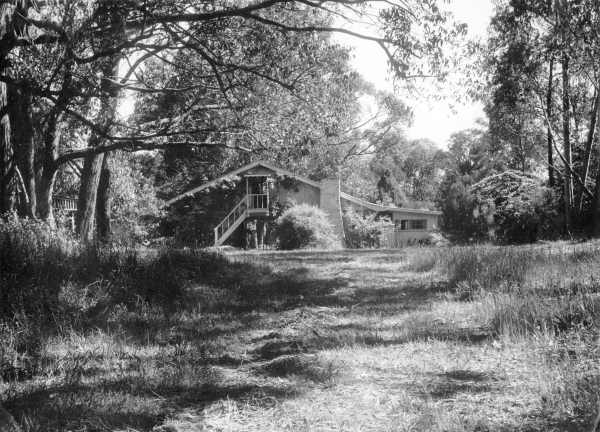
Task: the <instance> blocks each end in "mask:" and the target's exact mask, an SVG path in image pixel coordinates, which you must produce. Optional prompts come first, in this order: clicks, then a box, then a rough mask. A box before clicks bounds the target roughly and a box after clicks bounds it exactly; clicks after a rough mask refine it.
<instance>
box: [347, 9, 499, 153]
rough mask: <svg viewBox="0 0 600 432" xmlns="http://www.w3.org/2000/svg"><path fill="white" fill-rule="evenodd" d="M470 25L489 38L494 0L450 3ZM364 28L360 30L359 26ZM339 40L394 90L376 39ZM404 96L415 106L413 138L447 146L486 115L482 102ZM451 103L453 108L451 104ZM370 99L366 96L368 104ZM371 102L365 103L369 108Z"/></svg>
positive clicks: (361, 66) (373, 77) (380, 83)
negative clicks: (458, 133)
mask: <svg viewBox="0 0 600 432" xmlns="http://www.w3.org/2000/svg"><path fill="white" fill-rule="evenodd" d="M446 7H447V8H448V9H449V10H451V11H452V12H453V13H454V15H455V16H456V18H457V21H459V22H464V23H466V24H467V25H468V27H469V37H471V38H485V34H486V31H487V27H488V24H489V22H490V18H491V16H492V13H493V11H494V6H493V4H492V0H450V2H449V4H448V5H447V6H446ZM358 31H360V30H358ZM338 40H339V41H340V42H341V43H343V44H345V45H349V46H351V47H353V48H354V54H355V58H354V67H355V68H356V69H357V70H358V71H359V72H360V73H361V74H362V75H363V76H364V77H365V78H366V79H367V81H370V82H372V83H373V84H375V86H376V87H377V88H380V89H387V90H391V89H392V88H393V85H392V80H391V78H390V76H389V74H388V72H387V62H386V57H385V54H384V53H383V52H382V51H381V49H379V48H378V47H377V46H376V45H375V44H374V43H371V42H368V41H364V40H360V39H356V38H352V37H346V36H342V37H339V38H338ZM400 96H401V98H402V99H403V100H404V101H405V102H406V103H407V105H408V106H410V107H411V108H412V109H413V112H414V121H413V125H412V127H411V128H410V129H409V130H408V131H407V132H408V135H409V137H410V138H429V139H431V140H432V141H434V142H436V143H437V144H438V145H440V146H442V147H446V144H447V141H448V138H449V137H450V135H452V133H454V132H457V131H460V130H463V129H467V128H469V127H472V126H473V125H474V123H475V120H476V119H477V118H481V117H484V113H483V106H482V105H481V104H480V103H475V102H470V103H464V104H461V103H457V102H456V101H427V100H423V98H418V97H416V96H415V95H407V94H404V93H403V94H401V95H400ZM450 103H452V104H453V108H454V109H452V108H450ZM368 104H369V102H368V101H366V100H365V105H368ZM369 108H370V107H368V106H366V107H365V110H366V111H369Z"/></svg>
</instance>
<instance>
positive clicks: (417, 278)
mask: <svg viewBox="0 0 600 432" xmlns="http://www.w3.org/2000/svg"><path fill="white" fill-rule="evenodd" d="M404 253H405V252H400V251H389V252H385V251H383V252H381V251H378V252H343V253H287V254H277V253H272V254H266V253H265V254H257V255H250V256H246V255H237V256H234V257H233V259H234V260H241V261H244V260H251V261H254V262H266V263H269V264H270V265H271V266H273V267H274V268H275V269H276V270H277V272H278V274H279V275H281V274H285V275H286V278H292V276H290V275H293V280H294V283H298V282H299V281H301V282H302V287H303V288H302V289H301V290H299V291H297V292H295V293H294V294H293V295H290V296H288V297H287V298H285V299H282V304H281V305H280V307H276V308H275V309H276V310H273V311H262V312H258V313H256V314H255V315H254V316H252V319H251V320H248V321H246V324H245V325H244V326H242V327H241V328H239V329H238V330H237V331H235V332H232V333H230V334H224V335H223V336H222V339H221V343H223V344H225V345H226V346H228V353H227V356H228V357H227V358H228V359H229V360H230V362H229V364H226V365H225V364H222V365H218V366H214V367H213V372H214V373H215V374H217V375H218V376H219V377H220V378H219V379H220V385H221V386H225V387H226V388H229V389H230V390H231V391H230V392H227V391H226V392H225V393H226V394H224V395H223V396H224V397H222V398H219V399H218V400H215V401H214V402H212V403H209V404H206V405H204V406H203V407H201V408H197V407H188V408H187V409H185V410H183V411H181V412H179V413H176V414H175V415H173V416H172V417H171V418H170V419H169V420H167V421H166V422H165V424H164V425H163V429H162V430H165V431H167V430H169V431H171V430H172V431H192V430H219V431H220V430H223V431H226V430H227V431H282V430H293V431H304V430H307V431H329V430H331V431H344V430H345V431H438V430H439V431H488V430H489V431H498V430H506V431H514V430H523V431H535V430H566V428H568V425H565V424H560V423H557V422H554V424H553V422H552V421H551V420H549V419H550V418H551V414H550V413H545V412H544V411H543V404H542V399H541V395H542V394H543V390H544V386H545V385H546V384H545V383H547V381H548V379H551V377H548V376H543V372H541V371H544V370H546V369H544V368H543V367H541V366H542V364H543V362H544V358H543V356H542V355H541V354H539V353H536V350H535V349H532V347H531V346H528V347H525V346H523V345H521V344H519V343H515V342H511V343H508V342H506V341H504V342H503V341H498V340H495V339H493V338H492V337H491V335H490V334H489V332H488V331H487V330H486V328H485V323H481V322H477V317H478V316H479V314H477V313H475V312H476V309H477V308H478V307H480V306H481V305H478V304H476V303H472V302H462V301H459V300H457V299H456V298H455V297H456V296H455V295H454V294H453V293H452V292H450V291H449V290H448V289H447V287H446V285H445V283H444V280H443V277H441V276H439V275H436V274H431V273H427V272H425V273H413V272H408V271H406V261H405V256H404ZM412 253H418V252H416V251H413V252H412ZM285 280H286V279H285V278H284V279H283V281H285ZM279 283H283V282H282V280H281V279H279ZM224 383H225V384H224ZM247 386H252V390H251V391H248V392H246V391H242V392H239V391H237V390H239V389H241V388H246V387H247ZM236 389H237V390H236Z"/></svg>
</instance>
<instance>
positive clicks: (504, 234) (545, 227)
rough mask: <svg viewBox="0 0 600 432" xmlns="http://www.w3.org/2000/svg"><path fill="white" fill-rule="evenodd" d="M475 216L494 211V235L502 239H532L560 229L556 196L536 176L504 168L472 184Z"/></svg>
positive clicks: (517, 241) (503, 240) (545, 237)
mask: <svg viewBox="0 0 600 432" xmlns="http://www.w3.org/2000/svg"><path fill="white" fill-rule="evenodd" d="M471 192H472V193H473V194H474V196H475V200H476V207H475V216H479V214H489V213H491V214H492V215H493V227H490V228H492V229H493V236H494V237H495V239H497V240H499V241H501V242H505V243H523V242H535V241H536V240H539V239H548V238H552V237H554V236H556V233H557V232H559V230H560V215H559V214H558V210H557V209H558V202H559V200H558V197H557V196H556V195H555V193H554V191H553V190H552V189H550V188H548V187H544V186H542V185H541V182H540V180H539V179H538V178H536V177H534V176H528V175H524V174H522V173H519V172H514V171H506V172H503V173H500V174H496V175H493V176H490V177H487V178H485V179H483V180H481V181H480V182H478V183H477V184H475V185H473V186H472V187H471Z"/></svg>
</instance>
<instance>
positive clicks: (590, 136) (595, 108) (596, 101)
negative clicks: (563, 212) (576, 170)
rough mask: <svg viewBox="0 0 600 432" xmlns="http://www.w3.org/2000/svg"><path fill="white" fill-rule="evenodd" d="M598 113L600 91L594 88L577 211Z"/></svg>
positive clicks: (599, 108) (588, 169) (585, 179)
mask: <svg viewBox="0 0 600 432" xmlns="http://www.w3.org/2000/svg"><path fill="white" fill-rule="evenodd" d="M599 113H600V91H598V90H596V91H595V95H594V103H593V104H592V110H591V111H590V128H589V130H588V135H587V140H586V143H585V156H584V158H585V159H584V162H583V176H582V182H583V184H582V186H581V193H580V194H579V203H578V209H579V213H581V212H582V211H583V200H584V198H585V192H584V188H585V185H586V183H587V179H588V176H589V173H590V161H591V160H592V150H593V148H594V140H595V139H596V124H597V122H598V114H599Z"/></svg>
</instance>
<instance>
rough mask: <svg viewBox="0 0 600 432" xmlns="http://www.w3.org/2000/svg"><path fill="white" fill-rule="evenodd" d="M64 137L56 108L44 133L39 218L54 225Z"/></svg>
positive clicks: (39, 187) (59, 114) (60, 116)
mask: <svg viewBox="0 0 600 432" xmlns="http://www.w3.org/2000/svg"><path fill="white" fill-rule="evenodd" d="M61 137H62V114H61V113H60V112H59V108H58V107H55V108H54V110H53V112H52V113H51V114H50V116H49V119H48V126H47V127H46V130H45V132H44V155H43V162H42V173H41V176H40V182H39V183H40V184H39V185H38V216H39V217H40V219H43V220H45V221H48V222H49V223H50V224H51V225H54V211H53V209H52V198H53V193H54V182H55V180H56V171H57V170H58V167H57V166H56V158H57V156H58V148H59V145H60V140H61Z"/></svg>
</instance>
